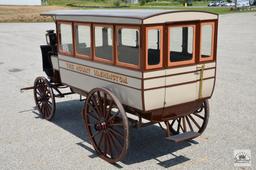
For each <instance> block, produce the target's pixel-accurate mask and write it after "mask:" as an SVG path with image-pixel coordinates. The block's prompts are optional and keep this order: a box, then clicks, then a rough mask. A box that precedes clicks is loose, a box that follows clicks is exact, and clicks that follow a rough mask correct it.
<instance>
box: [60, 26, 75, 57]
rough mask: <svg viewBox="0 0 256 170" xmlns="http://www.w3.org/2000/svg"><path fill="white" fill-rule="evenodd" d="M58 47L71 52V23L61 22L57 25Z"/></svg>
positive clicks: (65, 51) (62, 50)
mask: <svg viewBox="0 0 256 170" xmlns="http://www.w3.org/2000/svg"><path fill="white" fill-rule="evenodd" d="M59 38H60V43H59V49H60V51H61V52H64V53H72V52H73V38H72V25H71V24H68V23H61V24H60V25H59Z"/></svg>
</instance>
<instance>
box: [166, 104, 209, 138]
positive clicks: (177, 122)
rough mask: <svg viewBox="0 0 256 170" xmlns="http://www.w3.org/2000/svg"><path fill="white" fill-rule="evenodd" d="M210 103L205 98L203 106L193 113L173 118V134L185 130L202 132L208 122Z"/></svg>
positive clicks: (171, 124)
mask: <svg viewBox="0 0 256 170" xmlns="http://www.w3.org/2000/svg"><path fill="white" fill-rule="evenodd" d="M208 119H209V103H208V100H205V101H204V102H203V103H202V105H201V107H200V108H198V109H197V110H196V111H194V112H193V113H191V114H189V115H187V116H183V117H179V118H177V119H174V120H171V121H170V122H171V123H169V127H170V131H171V133H172V134H173V135H176V134H180V133H184V132H198V133H200V134H202V133H203V132H204V130H205V128H206V126H207V124H208Z"/></svg>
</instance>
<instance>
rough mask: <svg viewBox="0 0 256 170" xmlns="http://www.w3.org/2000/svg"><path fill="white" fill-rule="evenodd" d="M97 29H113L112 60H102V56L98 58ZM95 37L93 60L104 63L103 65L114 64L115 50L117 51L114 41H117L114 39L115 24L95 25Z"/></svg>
mask: <svg viewBox="0 0 256 170" xmlns="http://www.w3.org/2000/svg"><path fill="white" fill-rule="evenodd" d="M95 27H107V28H111V29H112V60H108V59H104V58H101V57H100V56H98V57H97V56H96V52H95V50H96V44H95V42H96V41H95ZM93 35H94V48H93V51H94V56H93V60H94V61H98V62H102V63H108V64H114V50H115V48H114V41H116V40H115V39H114V25H113V24H93ZM102 41H103V40H102ZM102 43H103V42H102Z"/></svg>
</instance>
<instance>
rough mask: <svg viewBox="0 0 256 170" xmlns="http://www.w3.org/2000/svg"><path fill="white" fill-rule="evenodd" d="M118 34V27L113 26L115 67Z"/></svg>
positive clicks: (115, 62)
mask: <svg viewBox="0 0 256 170" xmlns="http://www.w3.org/2000/svg"><path fill="white" fill-rule="evenodd" d="M117 34H118V32H117V31H116V25H115V24H114V25H113V40H112V41H113V59H114V63H113V64H114V65H116V64H117V57H118V56H117V45H118V44H117Z"/></svg>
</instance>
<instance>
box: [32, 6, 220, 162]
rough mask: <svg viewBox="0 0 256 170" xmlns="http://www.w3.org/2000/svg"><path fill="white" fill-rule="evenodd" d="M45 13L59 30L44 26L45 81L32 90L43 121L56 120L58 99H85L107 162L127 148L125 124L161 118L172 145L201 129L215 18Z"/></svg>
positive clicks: (93, 137)
mask: <svg viewBox="0 0 256 170" xmlns="http://www.w3.org/2000/svg"><path fill="white" fill-rule="evenodd" d="M42 15H43V16H52V17H53V19H54V21H55V24H56V33H55V31H54V30H49V31H47V34H46V40H47V45H42V46H41V50H42V56H43V70H44V71H45V73H46V75H47V78H45V77H38V78H36V80H35V82H34V86H33V87H31V88H32V89H34V98H35V102H36V105H37V107H38V110H39V112H40V113H41V116H42V117H43V118H45V119H47V120H50V119H52V118H53V116H54V113H55V97H64V96H65V95H68V94H73V93H78V94H80V95H82V96H85V98H86V100H85V103H84V108H83V110H82V115H83V121H84V124H85V129H86V131H87V135H88V137H89V139H90V142H91V144H92V145H93V147H94V148H95V150H96V152H97V153H98V154H99V156H100V157H102V158H103V159H105V160H107V161H108V162H111V163H114V162H117V161H119V160H121V159H122V158H123V157H124V156H125V154H126V152H127V149H128V142H129V141H128V139H129V126H133V127H144V126H149V125H152V124H156V123H159V125H160V126H161V127H162V128H163V129H164V131H165V134H166V138H167V139H169V140H172V141H175V142H180V141H184V140H190V139H193V138H196V137H198V136H199V135H201V134H202V133H203V131H204V130H205V128H206V126H207V122H208V118H209V104H208V99H209V98H211V96H212V94H213V91H214V85H215V79H216V54H217V31H218V15H216V14H213V13H209V12H200V11H166V10H62V11H52V12H48V13H44V14H42ZM62 88H69V89H70V92H66V93H62V92H61V90H60V89H62ZM128 115H133V116H128ZM135 116H136V119H135V118H134V117H135ZM145 120H146V122H145Z"/></svg>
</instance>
